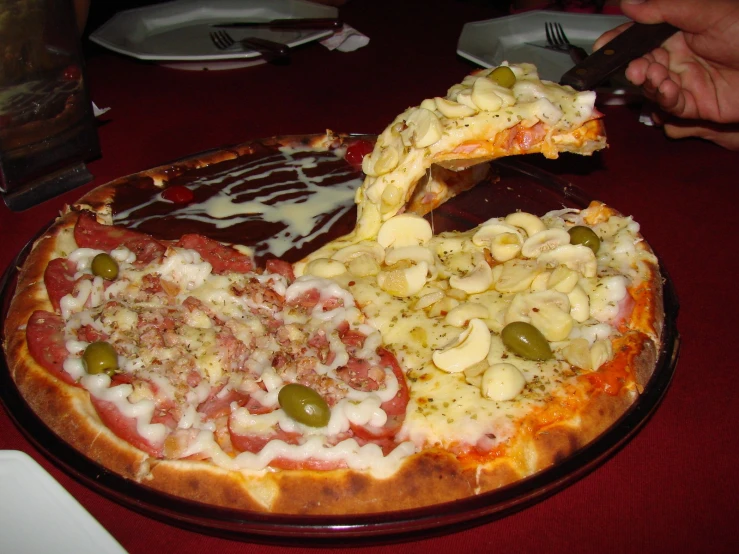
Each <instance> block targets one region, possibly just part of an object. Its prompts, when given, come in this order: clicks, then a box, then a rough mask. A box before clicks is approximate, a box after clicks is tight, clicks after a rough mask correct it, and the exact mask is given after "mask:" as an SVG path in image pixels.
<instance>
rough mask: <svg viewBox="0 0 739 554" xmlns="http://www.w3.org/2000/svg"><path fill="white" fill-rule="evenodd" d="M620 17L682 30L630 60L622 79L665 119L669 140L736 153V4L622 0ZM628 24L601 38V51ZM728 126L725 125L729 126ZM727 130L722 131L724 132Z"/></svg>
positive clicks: (731, 0)
mask: <svg viewBox="0 0 739 554" xmlns="http://www.w3.org/2000/svg"><path fill="white" fill-rule="evenodd" d="M621 8H622V10H623V12H624V13H625V14H626V15H627V16H629V17H631V18H632V19H634V20H635V21H639V22H641V23H660V22H663V21H666V22H668V23H671V24H672V25H674V26H676V27H678V28H679V29H681V32H678V33H676V34H675V35H673V36H672V37H670V38H669V39H668V40H667V41H665V42H664V44H663V45H662V47H660V48H657V49H655V50H653V51H652V52H650V53H648V54H647V55H645V56H643V57H641V58H639V59H637V60H634V61H633V62H631V64H629V67H628V68H627V70H626V77H627V78H628V79H629V80H630V81H631V82H632V83H634V84H635V85H638V86H641V87H642V88H643V90H644V94H645V95H646V96H647V97H648V98H649V99H651V100H653V101H654V102H656V103H657V104H658V105H659V106H660V108H662V109H663V110H664V111H665V112H667V114H671V115H673V116H677V117H679V118H684V119H689V120H694V121H687V122H676V121H674V120H672V119H667V120H665V131H666V132H667V134H668V135H669V136H674V137H683V136H700V137H703V138H706V139H708V140H713V141H714V142H717V143H719V144H722V145H723V146H726V147H729V148H733V149H739V137H732V138H722V135H721V133H722V132H727V133H729V134H732V133H736V132H739V131H738V130H737V129H736V126H734V125H731V124H734V123H739V95H738V94H737V93H736V91H737V90H739V3H738V2H736V0H641V1H640V0H622V2H621ZM629 25H630V24H626V25H622V26H621V27H618V28H616V29H614V30H612V31H609V32H607V33H605V34H604V35H603V36H601V37H600V38H599V39H598V40H597V41H596V43H595V45H594V47H595V49H598V48H601V47H602V46H603V45H604V44H606V43H607V42H608V41H609V40H611V39H612V38H613V37H615V36H616V35H618V34H620V33H621V32H623V31H624V30H625V29H626V28H627V27H628V26H629ZM727 124H729V125H727ZM722 130H725V131H722Z"/></svg>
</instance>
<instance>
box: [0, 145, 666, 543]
mask: <svg viewBox="0 0 739 554" xmlns="http://www.w3.org/2000/svg"><path fill="white" fill-rule="evenodd" d="M191 159H192V158H189V160H191ZM494 170H495V173H496V174H497V175H499V177H500V179H499V181H497V182H489V183H488V182H486V183H482V184H481V185H478V186H477V187H475V188H473V189H471V190H470V191H467V192H465V193H462V194H460V195H459V196H458V197H456V198H454V199H453V200H451V201H449V202H447V203H446V204H444V205H442V206H440V207H439V208H437V209H436V210H435V211H434V212H432V214H431V215H430V216H429V217H431V218H432V220H433V224H434V227H435V229H436V231H437V232H438V231H439V230H446V229H455V228H456V229H464V228H471V227H473V226H475V225H478V224H479V223H481V222H482V221H485V220H486V219H488V218H490V217H493V216H498V215H505V214H507V213H509V212H511V211H515V210H517V209H519V210H526V211H529V212H532V213H537V214H543V213H545V212H547V211H550V210H554V209H561V208H566V207H571V208H583V207H585V206H587V204H588V203H589V199H588V197H587V195H586V194H584V193H583V192H582V191H581V190H579V189H577V188H576V187H574V186H573V185H571V184H570V183H568V182H566V181H563V180H562V179H560V178H558V177H556V176H554V175H551V174H549V173H547V172H545V171H543V170H541V169H539V168H538V167H536V166H532V165H529V164H526V163H523V162H520V161H518V160H514V159H508V160H505V161H501V162H496V163H495V164H494ZM135 177H136V176H130V177H128V178H127V179H132V178H135ZM347 214H349V215H348V216H347V217H353V214H352V212H351V211H348V212H347ZM30 247H31V245H30V244H29V245H28V246H27V247H26V248H25V249H24V250H23V251H22V252H21V253H20V254H19V255H18V257H17V259H16V260H15V262H14V263H13V264H11V266H10V268H9V269H8V270H7V271H6V272H5V274H4V275H3V278H2V281H0V308H1V309H2V312H0V314H1V315H2V319H4V317H5V315H6V313H7V310H8V306H9V303H10V299H11V298H12V295H13V292H14V290H15V282H16V279H17V269H16V268H17V267H19V266H20V265H22V263H23V260H24V258H25V256H26V255H27V254H28V251H29V250H30ZM661 271H662V275H663V277H664V280H665V287H664V311H665V324H664V329H663V335H662V336H663V344H662V348H661V351H660V353H659V357H658V361H657V366H656V368H655V371H654V373H653V375H652V377H651V379H650V381H649V382H648V383H647V385H646V387H645V388H644V391H643V393H642V394H641V395H640V396H639V398H638V400H637V401H636V402H635V403H634V405H633V406H632V407H631V408H630V409H629V410H628V411H627V412H626V413H625V414H624V415H623V416H622V417H621V418H620V419H619V420H618V421H616V422H615V423H614V424H613V425H612V426H611V427H610V428H609V429H607V430H606V431H605V432H604V433H603V434H602V435H601V436H599V437H598V438H597V439H595V440H594V441H593V442H591V443H590V444H588V445H586V446H585V447H583V448H581V449H580V450H578V451H576V452H575V453H573V454H572V455H571V456H569V457H567V458H565V459H564V460H562V461H561V462H559V463H557V464H556V465H554V466H553V467H550V468H548V469H546V470H544V471H541V472H539V473H537V474H535V475H533V476H532V477H529V478H528V479H525V480H522V481H520V482H517V483H514V484H512V485H509V486H506V487H503V488H501V489H498V490H496V491H492V492H489V493H485V494H481V495H479V496H475V497H470V498H465V499H462V500H457V501H454V502H449V503H445V504H443V505H434V506H429V507H426V508H419V509H413V510H403V511H393V512H386V513H379V514H366V515H346V516H341V515H339V516H292V515H279V514H264V513H258V512H249V511H240V510H232V509H227V508H221V507H216V506H212V505H203V504H199V503H197V502H193V501H189V500H184V499H182V498H179V497H174V496H171V495H168V494H166V493H162V492H160V491H156V490H153V489H151V488H148V487H147V486H145V485H143V484H141V483H138V482H134V481H131V480H128V479H125V478H123V477H121V476H119V475H117V474H115V473H113V472H111V471H108V470H107V469H105V468H104V467H102V466H100V465H98V464H97V463H95V462H94V461H92V460H90V459H89V458H87V457H86V456H84V455H82V454H81V453H80V452H78V451H77V450H75V449H74V448H72V447H71V446H70V445H68V444H67V443H65V442H64V441H62V440H61V439H60V438H59V437H58V436H57V435H56V434H54V433H53V432H52V431H51V430H50V429H49V428H48V427H47V426H46V425H45V424H44V423H43V422H42V421H41V420H40V419H39V418H38V417H37V416H36V415H35V413H34V412H33V411H32V410H31V409H30V407H29V406H28V404H26V402H25V401H24V399H23V398H22V397H21V395H20V393H19V392H18V389H17V388H16V386H15V383H14V382H13V379H12V377H11V375H10V372H9V369H8V364H7V361H6V360H5V357H3V358H2V361H1V362H0V399H1V400H2V403H3V405H4V406H5V409H6V410H7V412H8V413H9V414H10V417H11V418H12V419H13V421H14V422H15V424H16V425H17V426H18V428H19V429H20V430H21V431H22V432H23V433H24V435H25V436H26V437H27V438H28V440H29V441H30V442H31V443H32V444H33V445H34V446H35V447H37V448H38V449H39V451H41V452H42V453H43V454H44V455H45V456H46V457H47V458H48V459H49V460H51V461H52V462H53V463H54V464H55V465H57V466H59V467H60V468H61V469H63V470H64V471H66V472H67V473H69V474H70V475H71V476H73V477H74V478H75V479H77V480H78V481H80V482H81V483H83V484H85V485H86V486H88V487H90V488H91V489H93V490H95V491H96V492H98V493H100V494H102V495H104V496H106V497H108V498H110V499H112V500H114V501H116V502H118V503H120V504H122V505H124V506H126V507H128V508H130V509H131V510H134V511H136V512H140V513H143V514H146V515H147V516H150V517H152V518H155V519H158V520H162V521H165V522H167V523H169V524H172V525H176V526H181V527H184V528H187V529H189V530H195V531H199V532H202V533H207V534H212V535H217V536H221V537H224V538H231V539H238V540H245V541H253V542H264V543H279V544H300V545H303V546H305V545H314V546H318V545H333V546H346V545H349V544H353V545H358V544H370V543H372V544H376V543H387V542H397V541H405V540H413V539H417V538H419V537H429V536H431V535H437V534H444V533H450V532H453V531H459V530H461V529H464V528H467V527H471V526H475V525H479V524H481V523H485V522H489V521H492V520H495V519H498V518H502V517H505V516H508V515H510V514H512V513H514V512H516V511H519V510H522V509H524V508H526V507H528V506H531V505H532V504H534V503H537V502H539V501H541V500H543V499H545V498H547V497H548V496H551V495H552V494H555V493H556V492H558V491H560V490H562V489H563V488H564V487H566V486H568V485H571V484H572V483H574V482H575V481H577V480H578V479H580V478H582V477H583V476H585V475H587V474H588V473H589V472H591V471H593V470H595V469H596V468H597V467H598V466H600V465H601V464H603V463H604V462H606V461H607V460H608V459H609V457H611V456H612V455H613V454H615V453H616V452H617V451H618V450H619V449H620V448H622V447H623V446H624V445H625V444H626V443H627V442H628V441H629V440H630V439H631V438H632V437H633V436H634V435H635V434H636V433H637V432H638V431H639V430H640V429H641V428H642V427H643V426H644V425H645V424H646V423H647V421H648V420H649V418H650V416H651V415H652V414H653V413H654V411H655V410H656V409H657V407H658V406H659V404H660V402H661V400H662V398H663V397H664V395H665V393H666V392H667V390H668V388H669V385H670V382H671V380H672V377H673V374H674V372H675V367H676V364H677V359H678V353H679V346H680V340H679V335H678V331H677V315H678V310H679V304H678V300H677V296H676V293H675V290H674V287H673V284H672V281H671V280H670V278H669V276H668V275H667V272H666V268H664V267H661Z"/></svg>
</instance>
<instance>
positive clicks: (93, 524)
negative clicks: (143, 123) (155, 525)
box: [0, 450, 126, 554]
mask: <svg viewBox="0 0 739 554" xmlns="http://www.w3.org/2000/svg"><path fill="white" fill-rule="evenodd" d="M0 499H2V501H0V552H8V553H10V552H12V553H13V554H24V553H28V554H35V553H38V552H74V553H75V554H83V553H90V554H100V553H101V552H104V553H105V554H125V552H126V551H125V550H124V549H123V547H122V546H121V545H120V544H118V543H117V542H116V540H115V539H114V538H113V537H112V536H111V535H110V534H109V533H108V532H107V531H106V530H105V529H104V528H103V526H102V525H100V524H99V523H98V522H97V521H96V520H95V519H94V518H93V517H92V516H91V515H90V514H89V512H87V511H86V510H85V509H84V508H83V507H82V506H81V505H80V504H79V503H78V502H77V501H76V500H75V499H74V497H72V495H71V494H69V493H68V492H67V491H66V490H65V489H64V488H63V487H62V486H61V485H60V484H59V483H58V482H57V481H55V480H54V478H53V477H52V476H51V475H49V474H48V473H47V472H46V471H45V470H44V469H43V468H42V467H41V466H40V465H38V464H37V463H36V462H35V461H34V460H33V459H32V458H31V457H30V456H29V455H28V454H25V453H23V452H19V451H17V450H2V451H0Z"/></svg>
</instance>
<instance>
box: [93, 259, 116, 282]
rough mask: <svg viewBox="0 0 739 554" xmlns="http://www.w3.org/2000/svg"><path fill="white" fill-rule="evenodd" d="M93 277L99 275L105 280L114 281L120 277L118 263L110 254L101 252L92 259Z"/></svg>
mask: <svg viewBox="0 0 739 554" xmlns="http://www.w3.org/2000/svg"><path fill="white" fill-rule="evenodd" d="M90 267H91V269H92V273H93V275H98V276H100V277H102V278H103V279H106V280H108V281H112V280H113V279H115V278H116V277H118V262H116V261H115V260H114V259H113V258H112V256H111V255H110V254H106V253H105V252H101V253H100V254H98V255H97V256H95V257H94V258H93V259H92V265H91V266H90Z"/></svg>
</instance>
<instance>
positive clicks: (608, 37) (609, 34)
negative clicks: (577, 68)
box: [593, 22, 633, 52]
mask: <svg viewBox="0 0 739 554" xmlns="http://www.w3.org/2000/svg"><path fill="white" fill-rule="evenodd" d="M632 25H633V23H631V22H629V23H623V24H621V25H619V26H618V27H616V28H614V29H611V30H610V31H606V32H605V33H603V34H602V35H601V36H599V37H598V38H597V39H596V41H595V42H594V43H593V52H595V51H596V50H599V49H600V48H603V46H604V45H605V44H607V43H609V42H611V41H612V40H613V39H614V38H616V37H617V36H618V35H620V34H621V33H623V32H624V31H625V30H626V29H628V28H629V27H631V26H632Z"/></svg>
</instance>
